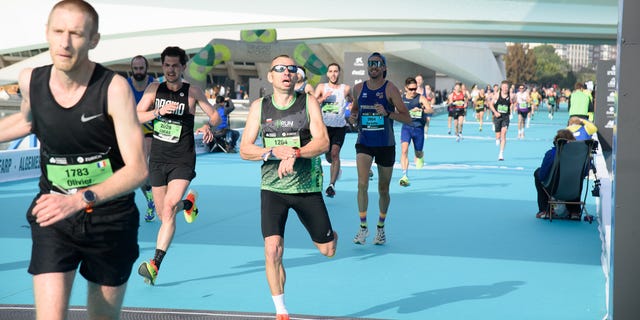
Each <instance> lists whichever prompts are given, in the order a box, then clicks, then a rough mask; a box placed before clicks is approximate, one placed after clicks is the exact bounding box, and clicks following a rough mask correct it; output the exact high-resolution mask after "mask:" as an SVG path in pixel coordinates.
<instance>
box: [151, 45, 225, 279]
mask: <svg viewBox="0 0 640 320" xmlns="http://www.w3.org/2000/svg"><path fill="white" fill-rule="evenodd" d="M160 57H161V60H162V71H163V72H164V77H165V82H163V83H157V82H154V83H151V84H150V85H149V87H147V90H146V91H145V93H144V95H143V96H142V99H141V100H140V102H139V103H138V118H139V121H140V122H142V123H144V122H146V121H151V120H153V141H152V143H151V154H150V156H149V182H150V183H151V191H152V192H153V199H154V201H155V207H156V212H157V213H158V215H159V216H160V219H161V220H162V226H161V227H160V230H159V231H158V238H157V241H156V251H155V255H154V257H153V259H151V260H149V261H148V262H147V261H145V262H143V263H142V264H141V265H140V267H139V268H138V274H140V275H141V276H142V277H143V278H144V280H145V282H147V283H148V284H151V285H154V284H155V281H156V277H157V276H158V270H159V269H160V264H161V263H162V260H163V259H164V256H165V254H166V252H167V249H168V248H169V246H170V245H171V240H172V239H173V235H174V233H175V231H176V224H175V219H176V214H177V213H178V212H180V211H183V210H184V218H185V220H186V221H187V223H191V222H193V221H194V220H195V218H196V217H197V215H198V207H197V206H196V203H195V202H196V199H197V197H198V193H197V192H195V191H194V190H189V192H188V193H187V195H186V198H185V199H184V200H182V196H183V195H184V194H185V192H186V191H187V189H188V188H189V184H190V183H191V180H193V178H195V176H196V172H195V167H196V154H195V148H194V145H195V141H194V130H193V129H194V128H193V126H194V119H195V116H194V115H195V112H196V103H197V104H198V106H200V108H201V109H202V111H204V113H205V114H206V115H207V116H209V124H205V125H203V126H202V128H200V129H198V130H202V132H203V134H204V136H203V139H202V141H203V142H204V143H209V142H210V141H211V140H212V139H213V134H212V132H211V127H210V126H209V125H212V126H215V125H217V124H218V123H219V122H220V116H219V115H218V113H217V111H215V108H214V107H213V106H212V105H211V104H210V103H209V100H208V99H207V97H206V96H205V94H204V91H202V89H200V88H197V87H195V86H192V85H190V84H189V83H186V82H183V81H182V72H183V71H184V68H185V65H186V63H187V55H186V53H185V51H184V50H182V49H180V48H178V47H167V48H166V49H165V50H164V51H163V52H162V54H161V56H160Z"/></svg>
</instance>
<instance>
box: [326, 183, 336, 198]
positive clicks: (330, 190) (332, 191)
mask: <svg viewBox="0 0 640 320" xmlns="http://www.w3.org/2000/svg"><path fill="white" fill-rule="evenodd" d="M325 194H326V195H327V197H329V198H333V196H335V195H336V190H335V189H333V185H331V184H330V185H329V186H328V187H327V191H325Z"/></svg>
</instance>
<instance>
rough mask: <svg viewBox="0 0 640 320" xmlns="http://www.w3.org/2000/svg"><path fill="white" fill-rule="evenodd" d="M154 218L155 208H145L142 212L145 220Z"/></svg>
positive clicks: (148, 220) (150, 220)
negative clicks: (145, 211)
mask: <svg viewBox="0 0 640 320" xmlns="http://www.w3.org/2000/svg"><path fill="white" fill-rule="evenodd" d="M155 220H156V209H155V208H147V213H145V214H144V221H145V222H153V221H155Z"/></svg>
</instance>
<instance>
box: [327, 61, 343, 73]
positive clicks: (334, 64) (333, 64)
mask: <svg viewBox="0 0 640 320" xmlns="http://www.w3.org/2000/svg"><path fill="white" fill-rule="evenodd" d="M331 66H336V67H338V71H341V69H340V65H339V64H337V63H335V62H331V63H329V65H328V66H327V70H329V68H331Z"/></svg>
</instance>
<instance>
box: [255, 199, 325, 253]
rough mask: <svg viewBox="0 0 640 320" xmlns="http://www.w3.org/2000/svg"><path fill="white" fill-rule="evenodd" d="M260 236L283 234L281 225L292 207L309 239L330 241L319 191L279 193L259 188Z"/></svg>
mask: <svg viewBox="0 0 640 320" xmlns="http://www.w3.org/2000/svg"><path fill="white" fill-rule="evenodd" d="M260 198H261V201H262V203H261V217H262V218H261V220H262V223H261V224H262V236H263V237H264V238H266V237H269V236H274V235H279V236H281V237H284V229H285V225H286V224H287V217H288V216H289V209H293V210H294V211H295V212H296V213H297V214H298V218H299V219H300V221H301V222H302V224H303V225H304V227H305V228H306V229H307V232H309V235H310V236H311V240H313V241H314V242H316V243H327V242H331V241H333V228H331V221H330V220H329V213H328V212H327V207H326V206H325V204H324V199H323V198H322V193H320V192H311V193H295V194H287V193H279V192H273V191H269V190H260Z"/></svg>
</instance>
